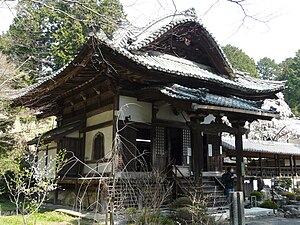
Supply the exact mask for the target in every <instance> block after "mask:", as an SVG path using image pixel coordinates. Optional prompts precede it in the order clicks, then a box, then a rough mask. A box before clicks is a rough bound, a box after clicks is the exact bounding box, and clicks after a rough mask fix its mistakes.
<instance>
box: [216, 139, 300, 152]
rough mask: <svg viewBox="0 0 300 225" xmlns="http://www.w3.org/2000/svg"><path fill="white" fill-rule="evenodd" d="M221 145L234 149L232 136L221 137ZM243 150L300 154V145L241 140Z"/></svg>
mask: <svg viewBox="0 0 300 225" xmlns="http://www.w3.org/2000/svg"><path fill="white" fill-rule="evenodd" d="M222 146H223V147H224V148H225V149H228V150H235V140H234V138H230V139H227V138H225V139H223V140H222ZM243 151H245V152H254V153H255V152H256V153H266V154H274V155H276V154H279V155H297V156H300V145H298V144H292V143H284V142H276V141H258V140H249V139H244V140H243Z"/></svg>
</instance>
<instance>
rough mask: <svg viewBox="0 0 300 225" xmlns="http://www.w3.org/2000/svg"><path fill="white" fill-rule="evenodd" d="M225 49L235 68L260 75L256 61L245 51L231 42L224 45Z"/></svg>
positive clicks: (254, 75) (256, 75)
mask: <svg viewBox="0 0 300 225" xmlns="http://www.w3.org/2000/svg"><path fill="white" fill-rule="evenodd" d="M223 50H224V52H225V55H226V57H227V58H228V60H229V62H230V63H231V65H232V66H233V68H235V69H237V70H240V71H242V72H247V73H249V74H250V76H253V77H258V72H257V70H256V65H255V61H254V60H253V59H252V58H250V57H249V56H248V55H247V54H246V53H245V52H243V51H242V50H241V49H239V48H237V47H235V46H232V45H229V44H228V45H226V46H225V47H223Z"/></svg>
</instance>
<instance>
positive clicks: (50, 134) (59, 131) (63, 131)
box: [28, 121, 83, 144]
mask: <svg viewBox="0 0 300 225" xmlns="http://www.w3.org/2000/svg"><path fill="white" fill-rule="evenodd" d="M81 125H83V122H82V121H75V122H72V123H68V124H65V125H63V126H61V127H57V128H54V129H52V130H49V131H47V132H46V133H44V134H42V135H41V136H40V137H37V138H34V139H32V140H31V141H29V142H28V143H29V144H35V143H38V142H39V141H47V140H51V139H53V138H55V137H57V136H60V135H67V134H69V133H71V132H73V131H74V130H76V129H78V128H79V127H80V126H81Z"/></svg>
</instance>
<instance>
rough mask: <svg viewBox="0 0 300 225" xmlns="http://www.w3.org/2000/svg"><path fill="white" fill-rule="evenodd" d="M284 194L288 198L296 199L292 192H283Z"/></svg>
mask: <svg viewBox="0 0 300 225" xmlns="http://www.w3.org/2000/svg"><path fill="white" fill-rule="evenodd" d="M282 195H283V196H285V197H286V198H287V199H288V200H295V199H296V195H295V194H294V193H292V192H288V191H287V192H283V193H282Z"/></svg>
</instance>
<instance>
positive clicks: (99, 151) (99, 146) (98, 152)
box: [92, 133, 104, 160]
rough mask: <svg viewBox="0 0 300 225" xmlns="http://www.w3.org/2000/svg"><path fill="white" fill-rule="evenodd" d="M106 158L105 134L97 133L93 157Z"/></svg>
mask: <svg viewBox="0 0 300 225" xmlns="http://www.w3.org/2000/svg"><path fill="white" fill-rule="evenodd" d="M102 158H104V135H103V133H97V134H96V135H95V137H94V143H93V153H92V159H93V160H99V159H102Z"/></svg>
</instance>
